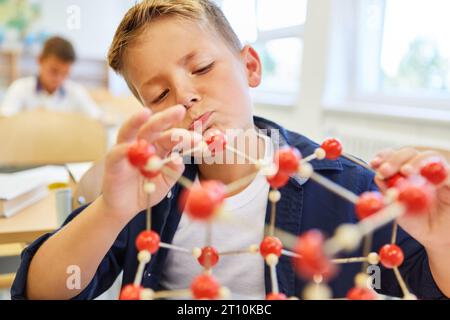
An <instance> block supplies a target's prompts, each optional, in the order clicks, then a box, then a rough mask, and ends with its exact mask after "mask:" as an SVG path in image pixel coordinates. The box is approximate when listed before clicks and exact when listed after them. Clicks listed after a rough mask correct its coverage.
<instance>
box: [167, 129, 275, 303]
mask: <svg viewBox="0 0 450 320" xmlns="http://www.w3.org/2000/svg"><path fill="white" fill-rule="evenodd" d="M269 143H270V140H269V139H268V138H267V139H266V148H265V158H266V159H272V157H273V156H272V152H273V149H272V148H271V145H269ZM195 183H199V182H198V179H197V180H196V181H195ZM269 189H270V186H269V184H268V182H267V179H266V177H265V176H264V175H258V176H257V177H256V178H255V179H254V180H253V181H252V183H251V184H250V185H248V186H247V188H245V189H244V190H243V191H241V192H240V193H239V194H236V195H234V196H231V197H229V198H227V199H226V200H225V210H226V211H227V212H229V213H231V214H232V215H233V217H234V218H237V220H238V221H242V220H245V223H244V224H243V226H242V227H239V226H236V225H235V224H227V223H226V222H214V223H213V225H212V242H211V245H212V246H213V247H214V248H215V249H216V250H217V251H218V252H228V251H236V250H238V251H240V250H245V249H248V248H249V247H250V246H251V245H258V246H259V244H260V243H261V241H262V239H263V237H264V225H265V216H266V208H267V197H268V194H269ZM246 225H252V226H253V227H254V228H252V230H249V229H248V228H246V227H245V226H246ZM205 239H206V225H205V224H204V223H201V222H196V221H193V220H191V219H190V218H189V217H188V216H187V215H186V214H183V216H182V218H181V221H180V224H179V225H178V229H177V231H176V233H175V237H174V239H173V242H172V244H173V245H176V246H179V247H183V248H186V249H189V250H191V249H193V248H195V247H198V248H202V247H204V245H205ZM202 270H203V268H202V266H201V265H200V264H199V263H198V261H197V260H196V259H195V258H193V257H192V256H191V255H189V254H187V253H183V252H179V251H174V250H170V251H169V254H168V257H167V264H166V267H165V269H164V272H163V275H162V279H161V285H162V286H163V287H164V288H167V289H168V290H176V289H187V288H189V287H190V285H191V281H192V279H194V277H195V276H197V275H199V274H201V272H202ZM213 275H214V277H215V278H216V279H217V280H218V281H219V282H220V284H221V285H222V286H225V287H227V288H228V289H229V290H230V291H231V293H232V299H264V297H265V282H264V260H263V258H262V257H261V256H260V255H259V254H239V255H229V256H228V255H225V256H220V259H219V262H218V264H217V265H216V266H214V268H213Z"/></svg>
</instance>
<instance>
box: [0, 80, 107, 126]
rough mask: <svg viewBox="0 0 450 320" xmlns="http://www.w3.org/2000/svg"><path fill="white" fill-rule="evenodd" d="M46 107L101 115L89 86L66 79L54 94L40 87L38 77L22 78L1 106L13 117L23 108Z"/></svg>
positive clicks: (5, 112)
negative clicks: (85, 87) (88, 88)
mask: <svg viewBox="0 0 450 320" xmlns="http://www.w3.org/2000/svg"><path fill="white" fill-rule="evenodd" d="M38 108H43V109H46V110H50V111H60V112H80V113H84V114H86V115H87V116H89V117H92V118H99V117H100V115H101V111H100V109H98V107H97V106H96V104H95V102H94V101H93V100H92V99H91V97H90V96H89V94H88V92H87V91H86V89H84V87H83V86H81V85H80V84H78V83H75V82H73V81H70V80H66V81H65V82H64V84H63V86H62V87H60V88H59V89H58V90H56V91H55V92H54V93H53V94H49V93H48V92H47V91H45V90H44V89H42V88H40V86H39V84H38V79H37V77H27V78H23V79H18V80H16V81H14V82H13V84H12V85H11V86H10V87H9V88H8V90H7V91H6V94H5V97H4V99H3V103H2V106H1V108H0V114H1V115H3V116H12V115H14V114H16V113H19V112H21V111H27V110H33V109H38Z"/></svg>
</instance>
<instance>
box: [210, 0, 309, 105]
mask: <svg viewBox="0 0 450 320" xmlns="http://www.w3.org/2000/svg"><path fill="white" fill-rule="evenodd" d="M259 1H260V0H255V12H256V13H255V14H256V15H257V6H258V2H259ZM223 2H224V1H223V0H221V1H219V3H220V5H221V6H222V5H223ZM308 4H309V1H307V3H306V19H305V23H303V24H297V25H292V26H288V27H281V28H276V29H269V30H261V29H260V28H258V25H256V40H255V41H254V42H249V43H248V45H250V46H252V47H254V46H264V45H265V44H266V43H268V42H270V41H273V40H279V39H286V38H297V39H299V40H300V41H301V42H302V43H303V45H304V30H305V24H306V20H307V15H308V14H307V12H308ZM303 45H302V50H304V47H303ZM302 56H303V55H302ZM302 65H303V61H302V62H301V66H302ZM263 72H264V70H263ZM301 72H302V70H301V68H300V70H298V83H299V87H298V88H297V89H296V90H295V91H292V92H280V91H275V90H267V88H264V87H261V86H260V87H258V88H255V89H252V90H251V95H252V98H253V101H254V102H255V103H256V104H259V105H268V106H281V107H293V106H295V105H297V103H298V100H299V96H300V92H301Z"/></svg>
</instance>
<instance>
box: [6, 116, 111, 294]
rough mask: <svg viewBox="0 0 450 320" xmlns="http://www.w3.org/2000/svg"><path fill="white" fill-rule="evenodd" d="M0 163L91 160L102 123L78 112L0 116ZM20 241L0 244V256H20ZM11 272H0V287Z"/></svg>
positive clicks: (99, 151) (99, 149)
mask: <svg viewBox="0 0 450 320" xmlns="http://www.w3.org/2000/svg"><path fill="white" fill-rule="evenodd" d="M0 137H1V142H0V166H3V167H9V166H11V167H16V166H17V167H20V166H30V165H31V166H35V165H46V164H64V163H70V162H86V161H95V160H98V159H100V158H102V157H103V156H104V154H105V153H106V148H107V133H106V130H105V129H104V127H103V125H102V124H101V123H100V122H98V121H96V120H93V119H90V118H87V117H86V116H84V115H81V114H72V113H58V112H49V111H30V112H23V113H20V114H17V115H15V116H12V117H7V118H0ZM23 248H24V245H23V244H6V245H0V257H12V256H18V255H20V252H21V251H22V249H23ZM14 277H15V274H14V273H9V274H0V289H1V288H9V287H10V286H11V284H12V281H13V280H14Z"/></svg>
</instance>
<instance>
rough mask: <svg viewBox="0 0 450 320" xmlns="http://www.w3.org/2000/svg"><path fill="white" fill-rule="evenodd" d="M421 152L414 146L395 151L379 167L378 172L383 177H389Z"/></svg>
mask: <svg viewBox="0 0 450 320" xmlns="http://www.w3.org/2000/svg"><path fill="white" fill-rule="evenodd" d="M418 154H419V151H417V150H416V149H413V148H404V149H401V150H399V151H396V152H394V153H393V154H392V155H391V156H389V157H388V158H387V159H386V161H385V162H384V163H383V164H382V165H381V166H380V167H379V168H378V174H379V175H381V177H383V178H385V179H386V178H389V177H391V176H393V175H394V174H396V173H397V172H399V170H400V168H401V167H402V166H403V165H404V164H405V163H406V162H408V161H410V160H412V159H413V158H415V157H416V156H417V155H418Z"/></svg>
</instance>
